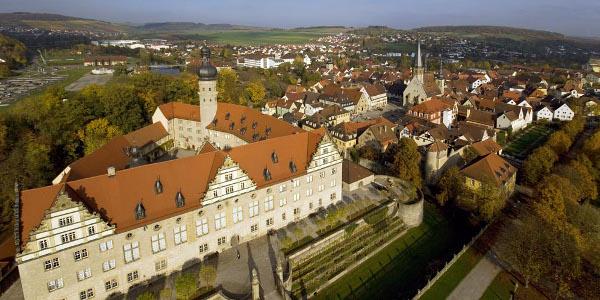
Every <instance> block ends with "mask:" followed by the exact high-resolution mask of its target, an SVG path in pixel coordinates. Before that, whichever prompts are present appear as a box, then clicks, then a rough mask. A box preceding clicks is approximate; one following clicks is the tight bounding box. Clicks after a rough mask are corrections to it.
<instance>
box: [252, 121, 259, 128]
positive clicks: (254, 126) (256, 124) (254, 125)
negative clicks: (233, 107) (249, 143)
mask: <svg viewBox="0 0 600 300" xmlns="http://www.w3.org/2000/svg"><path fill="white" fill-rule="evenodd" d="M256 126H258V123H257V122H256V121H254V122H252V129H256Z"/></svg>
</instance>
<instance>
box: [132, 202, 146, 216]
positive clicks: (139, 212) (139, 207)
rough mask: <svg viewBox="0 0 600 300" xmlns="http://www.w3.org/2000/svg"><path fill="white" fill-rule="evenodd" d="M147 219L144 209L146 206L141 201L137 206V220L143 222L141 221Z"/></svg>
mask: <svg viewBox="0 0 600 300" xmlns="http://www.w3.org/2000/svg"><path fill="white" fill-rule="evenodd" d="M145 217H146V209H145V208H144V205H143V204H142V202H141V201H140V202H138V204H137V205H136V206H135V219H136V220H141V219H143V218H145Z"/></svg>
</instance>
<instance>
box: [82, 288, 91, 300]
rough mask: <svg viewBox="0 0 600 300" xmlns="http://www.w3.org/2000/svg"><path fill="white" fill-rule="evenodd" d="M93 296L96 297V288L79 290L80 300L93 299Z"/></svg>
mask: <svg viewBox="0 0 600 300" xmlns="http://www.w3.org/2000/svg"><path fill="white" fill-rule="evenodd" d="M91 298H94V289H87V290H83V291H81V292H79V299H80V300H85V299H91Z"/></svg>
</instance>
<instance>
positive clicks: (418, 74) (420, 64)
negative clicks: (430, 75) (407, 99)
mask: <svg viewBox="0 0 600 300" xmlns="http://www.w3.org/2000/svg"><path fill="white" fill-rule="evenodd" d="M424 74H425V70H424V69H423V59H422V58H421V40H418V42H417V67H416V68H415V77H416V78H417V80H419V82H421V83H423V82H425V80H424V79H423V77H424Z"/></svg>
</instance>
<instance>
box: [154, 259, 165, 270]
mask: <svg viewBox="0 0 600 300" xmlns="http://www.w3.org/2000/svg"><path fill="white" fill-rule="evenodd" d="M166 268H167V259H161V260H159V261H157V262H155V263H154V269H155V270H156V272H159V271H162V270H164V269H166Z"/></svg>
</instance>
